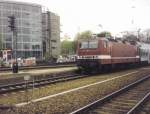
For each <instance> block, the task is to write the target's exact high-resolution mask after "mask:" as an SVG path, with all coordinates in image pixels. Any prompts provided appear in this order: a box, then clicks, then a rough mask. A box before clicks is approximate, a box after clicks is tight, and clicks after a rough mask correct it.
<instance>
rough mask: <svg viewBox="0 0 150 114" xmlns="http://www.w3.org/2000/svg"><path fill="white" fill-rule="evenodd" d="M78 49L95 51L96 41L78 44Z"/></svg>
mask: <svg viewBox="0 0 150 114" xmlns="http://www.w3.org/2000/svg"><path fill="white" fill-rule="evenodd" d="M79 47H80V49H96V48H98V41H86V42H85V41H84V42H81V43H80V44H79Z"/></svg>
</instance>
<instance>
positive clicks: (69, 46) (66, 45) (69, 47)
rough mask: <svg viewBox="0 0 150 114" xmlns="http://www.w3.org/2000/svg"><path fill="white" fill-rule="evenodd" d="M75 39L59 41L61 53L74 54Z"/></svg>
mask: <svg viewBox="0 0 150 114" xmlns="http://www.w3.org/2000/svg"><path fill="white" fill-rule="evenodd" d="M75 49H76V46H75V41H68V40H64V41H62V42H61V55H63V56H67V55H72V54H75Z"/></svg>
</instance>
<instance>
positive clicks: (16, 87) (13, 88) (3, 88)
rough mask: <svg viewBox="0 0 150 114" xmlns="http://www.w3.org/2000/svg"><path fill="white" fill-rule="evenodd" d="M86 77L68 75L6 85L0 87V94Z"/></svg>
mask: <svg viewBox="0 0 150 114" xmlns="http://www.w3.org/2000/svg"><path fill="white" fill-rule="evenodd" d="M85 76H88V75H81V74H75V73H74V74H70V75H69V74H68V75H64V76H57V77H51V78H47V79H40V80H34V79H33V80H31V81H28V82H21V83H15V84H7V85H2V86H0V94H6V93H10V92H14V91H19V90H25V89H31V88H33V87H41V86H44V85H48V84H53V83H58V82H63V81H68V80H73V79H78V78H83V77H85Z"/></svg>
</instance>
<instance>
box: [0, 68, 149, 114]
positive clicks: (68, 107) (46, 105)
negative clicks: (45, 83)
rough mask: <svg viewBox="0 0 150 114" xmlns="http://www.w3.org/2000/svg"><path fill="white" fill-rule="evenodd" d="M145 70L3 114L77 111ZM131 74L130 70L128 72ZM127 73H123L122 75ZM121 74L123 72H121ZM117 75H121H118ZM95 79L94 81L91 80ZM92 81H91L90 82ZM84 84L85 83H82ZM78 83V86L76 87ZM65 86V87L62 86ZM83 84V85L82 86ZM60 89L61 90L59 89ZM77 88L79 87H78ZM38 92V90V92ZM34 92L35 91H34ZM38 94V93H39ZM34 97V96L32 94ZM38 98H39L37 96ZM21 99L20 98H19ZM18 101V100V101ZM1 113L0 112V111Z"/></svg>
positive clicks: (94, 77) (60, 113) (79, 80)
mask: <svg viewBox="0 0 150 114" xmlns="http://www.w3.org/2000/svg"><path fill="white" fill-rule="evenodd" d="M145 71H146V70H139V72H138V73H136V74H132V75H129V76H126V77H122V78H118V79H115V80H112V81H109V82H105V83H102V84H98V85H94V86H90V87H87V88H84V89H81V90H77V91H73V92H70V93H67V94H64V95H60V96H57V97H55V98H50V99H47V100H44V101H41V102H37V103H32V104H28V105H27V106H24V107H21V108H18V109H15V112H13V111H12V110H11V111H10V112H9V110H7V112H5V113H4V114H7V113H9V114H65V113H66V114H67V113H69V112H71V111H73V110H75V109H78V108H80V107H82V106H84V105H86V104H88V103H90V102H92V101H94V100H97V99H99V98H101V97H103V96H104V95H106V94H109V93H111V92H113V91H115V90H117V89H119V88H121V87H123V86H124V85H126V84H129V83H131V82H133V81H135V80H137V79H139V78H141V77H143V76H145V75H147V74H149V73H150V71H148V70H147V72H145ZM130 72H131V70H130ZM125 73H127V72H124V74H125ZM122 74H123V72H122ZM118 75H121V72H120V74H119V73H118ZM114 76H117V73H113V74H109V75H105V76H93V77H90V78H85V79H78V80H74V81H69V82H66V83H59V84H60V85H59V84H58V85H59V86H58V88H57V84H56V85H55V84H54V85H51V86H49V87H50V88H49V89H50V91H49V90H45V89H44V88H43V89H44V91H43V89H41V90H42V91H41V93H42V94H45V93H46V92H47V91H49V92H48V93H49V94H54V93H55V92H56V93H57V92H60V91H64V90H65V88H67V89H70V87H72V85H75V84H76V83H77V85H76V86H73V87H77V86H79V85H80V86H83V85H85V84H87V83H88V82H89V83H94V82H96V81H97V82H98V81H100V80H104V77H105V79H107V78H110V77H114ZM102 77H103V79H102ZM93 79H95V80H93ZM90 80H92V81H90ZM84 82H85V83H84ZM78 83H79V85H78ZM63 84H66V85H63ZM82 84H83V85H82ZM60 86H61V87H62V88H61V87H60ZM80 86H79V87H80ZM47 88H48V87H47ZM38 91H39V90H38ZM34 92H35V91H34ZM39 94H40V92H39ZM11 95H12V94H11ZM11 95H10V96H9V97H10V98H11V99H13V97H14V96H17V97H16V99H15V100H18V99H19V97H18V95H14V96H11ZM19 95H20V96H23V95H21V94H19ZM34 95H35V96H36V94H34ZM40 96H41V94H40ZM38 97H39V96H38ZM10 98H8V96H6V99H10ZM20 98H21V97H20ZM0 99H4V96H3V97H1V98H0ZM15 100H12V101H11V100H10V101H11V103H15V102H16V101H15ZM19 101H20V100H19ZM6 102H8V101H7V100H6V101H5V103H6ZM3 103H4V102H1V104H3ZM1 112H2V111H1ZM2 114H3V112H2Z"/></svg>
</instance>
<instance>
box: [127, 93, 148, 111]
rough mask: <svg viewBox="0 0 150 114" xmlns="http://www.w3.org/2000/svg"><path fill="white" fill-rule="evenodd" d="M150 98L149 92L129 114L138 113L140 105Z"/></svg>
mask: <svg viewBox="0 0 150 114" xmlns="http://www.w3.org/2000/svg"><path fill="white" fill-rule="evenodd" d="M149 98H150V92H149V93H147V94H146V95H145V96H144V97H143V99H142V100H140V101H139V102H138V103H137V104H136V105H135V106H134V107H133V108H132V109H131V110H129V111H128V112H127V114H136V112H138V111H139V110H140V108H141V107H140V106H142V105H143V104H144V103H145V102H146V101H147V100H148V99H149Z"/></svg>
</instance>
